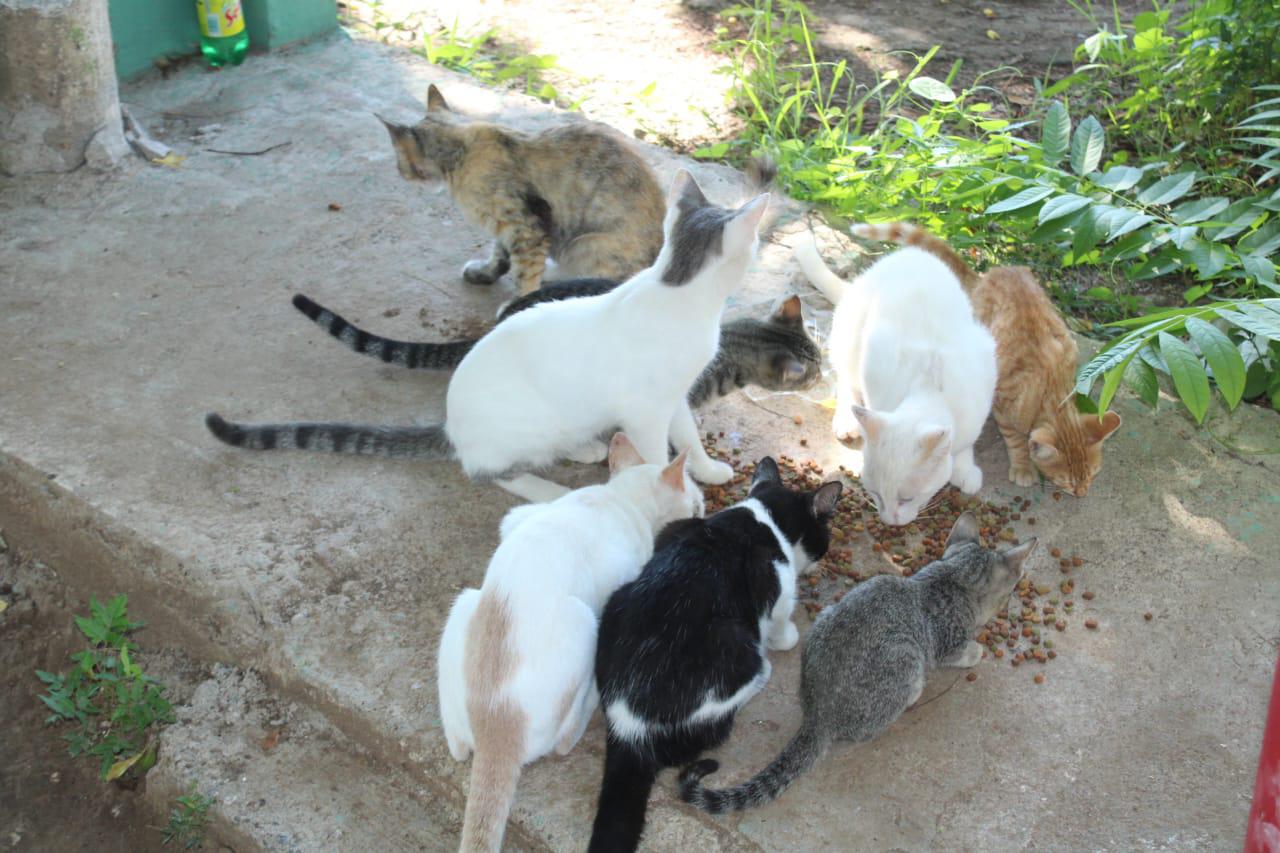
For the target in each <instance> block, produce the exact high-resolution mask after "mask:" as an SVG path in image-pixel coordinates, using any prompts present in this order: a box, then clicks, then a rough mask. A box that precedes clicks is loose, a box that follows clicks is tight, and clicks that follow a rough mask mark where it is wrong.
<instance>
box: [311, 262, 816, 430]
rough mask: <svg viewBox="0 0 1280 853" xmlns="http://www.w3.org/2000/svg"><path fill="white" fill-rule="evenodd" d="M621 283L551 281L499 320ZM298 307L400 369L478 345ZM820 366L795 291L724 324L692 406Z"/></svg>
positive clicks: (430, 365)
mask: <svg viewBox="0 0 1280 853" xmlns="http://www.w3.org/2000/svg"><path fill="white" fill-rule="evenodd" d="M617 286H618V282H616V281H610V280H609V279H603V278H580V279H573V280H571V281H558V282H550V283H547V284H544V285H543V286H542V287H541V288H539V289H538V290H536V291H534V292H533V293H530V294H527V295H525V296H520V297H517V298H516V299H513V300H511V301H510V302H508V303H507V304H506V305H505V306H504V307H503V309H502V310H501V311H500V312H499V313H498V322H499V323H501V322H502V321H503V320H505V319H507V318H508V317H510V316H511V315H513V314H518V313H519V312H521V311H524V310H525V309H527V308H532V307H534V306H535V305H540V304H542V303H544V302H558V301H560V300H563V299H573V298H576V297H580V296H598V295H599V294H602V293H608V292H609V291H611V290H613V289H614V288H615V287H617ZM293 305H294V307H295V308H297V309H298V310H299V311H301V312H302V313H303V314H306V315H307V317H309V318H311V320H312V321H314V322H315V323H316V324H317V325H319V326H320V327H321V328H323V329H326V330H327V331H328V332H329V334H331V335H333V336H334V337H335V338H337V339H338V340H340V341H342V342H343V343H344V344H346V345H347V346H348V347H350V348H351V349H353V350H355V351H356V352H358V353H363V354H364V355H368V356H372V357H374V358H378V359H381V360H382V361H384V362H386V363H388V364H398V365H400V366H401V367H410V368H426V369H430V370H452V369H453V368H455V367H457V366H458V364H459V362H461V361H462V359H463V358H464V357H465V356H466V354H467V353H468V352H470V351H471V348H472V347H474V346H475V345H476V343H478V340H477V339H473V340H466V341H449V342H445V343H416V342H408V341H395V340H391V339H389V338H383V337H379V336H378V335H374V334H371V333H370V332H366V331H364V330H363V329H359V328H356V327H355V326H353V325H351V324H350V323H349V322H347V321H346V320H344V319H343V318H342V317H340V316H338V315H337V314H335V313H333V312H332V311H330V310H329V309H328V308H325V307H324V306H322V305H319V304H317V303H315V302H313V301H311V300H310V299H308V298H307V297H305V296H303V295H302V294H300V293H299V294H297V295H296V296H294V297H293ZM821 369H822V352H821V350H819V349H818V345H817V344H816V343H815V342H814V340H813V339H812V338H811V337H809V334H808V332H806V331H805V327H804V317H803V316H802V314H801V307H800V297H798V296H792V297H790V298H788V299H786V300H785V301H784V302H783V303H782V304H781V305H779V306H778V308H777V309H776V310H775V311H774V312H773V313H772V314H770V315H769V317H768V318H767V319H764V320H757V319H754V318H744V319H740V320H732V321H730V322H728V323H724V324H722V325H721V326H720V348H719V349H718V350H716V356H715V358H714V359H713V360H712V362H711V364H709V365H707V367H706V369H705V370H703V371H702V373H701V374H700V375H699V376H698V379H697V381H695V382H694V383H693V387H692V388H691V389H690V390H689V405H690V406H693V407H694V408H697V407H699V406H701V405H703V404H705V403H706V402H708V401H709V400H713V399H716V398H718V397H724V396H727V395H728V394H730V393H732V392H733V391H734V390H735V389H737V388H742V387H744V386H747V385H758V386H760V387H761V388H765V389H767V390H769V391H798V390H802V389H804V388H809V387H810V386H812V385H813V384H814V383H815V382H817V381H818V378H819V377H820V375H821Z"/></svg>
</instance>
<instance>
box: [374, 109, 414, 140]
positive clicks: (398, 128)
mask: <svg viewBox="0 0 1280 853" xmlns="http://www.w3.org/2000/svg"><path fill="white" fill-rule="evenodd" d="M373 116H374V118H376V119H377V120H378V121H380V122H382V126H383V127H385V128H386V129H387V133H389V134H391V138H392V139H393V140H395V139H399V138H400V137H402V136H404V135H405V134H406V133H408V132H409V128H408V127H407V126H405V125H403V124H396V123H395V122H394V121H387V120H386V119H385V118H383V117H382V116H380V115H378V114H377V113H374V114H373Z"/></svg>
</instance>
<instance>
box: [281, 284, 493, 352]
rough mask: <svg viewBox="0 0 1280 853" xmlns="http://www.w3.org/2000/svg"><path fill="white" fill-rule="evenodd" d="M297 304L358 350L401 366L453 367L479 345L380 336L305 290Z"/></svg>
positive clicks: (296, 297)
mask: <svg viewBox="0 0 1280 853" xmlns="http://www.w3.org/2000/svg"><path fill="white" fill-rule="evenodd" d="M293 307H294V308H297V309H298V310H299V311H301V312H302V313H303V314H306V315H307V316H308V317H310V318H311V320H312V321H313V322H315V324H316V325H317V326H320V327H321V328H323V329H327V330H328V332H329V334H331V335H333V336H334V337H335V338H337V339H338V340H340V341H342V342H343V343H344V344H346V345H347V346H348V347H350V348H351V349H353V350H355V351H356V352H358V353H363V354H365V355H368V356H372V357H373V358H380V359H382V360H383V361H384V362H386V363H387V364H398V365H400V366H401V367H409V368H423V369H425V370H452V369H453V368H455V367H457V366H458V365H459V364H460V363H462V359H463V358H465V357H466V355H467V353H469V352H471V348H472V347H474V346H475V345H476V341H448V342H445V343H414V342H411V341H395V340H392V339H391V338H383V337H379V336H378V335H375V334H372V333H370V332H366V331H365V330H364V329H359V328H356V327H355V326H353V325H351V323H349V322H348V321H347V320H345V319H343V318H342V317H339V316H338V315H337V314H335V313H333V312H332V311H330V310H329V309H328V308H325V307H324V306H323V305H320V304H319V303H317V302H313V301H311V300H310V299H308V298H307V297H305V296H303V295H302V294H301V293H299V294H296V295H295V296H294V297H293Z"/></svg>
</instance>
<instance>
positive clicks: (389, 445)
mask: <svg viewBox="0 0 1280 853" xmlns="http://www.w3.org/2000/svg"><path fill="white" fill-rule="evenodd" d="M204 425H205V426H207V427H208V428H209V432H211V433H213V434H214V436H216V437H217V438H218V440H219V441H221V442H223V443H225V444H230V445H231V446H232V447H243V448H246V449H248V450H313V451H320V452H324V453H354V454H358V455H361V456H392V457H401V458H404V457H413V458H418V459H452V458H453V444H452V442H450V441H449V436H447V435H446V434H445V431H444V424H433V425H432V426H427V427H387V426H361V425H359V424H309V423H289V424H237V423H231V422H229V421H226V420H223V418H222V416H221V415H219V414H217V413H216V412H210V413H209V414H207V415H205V418H204Z"/></svg>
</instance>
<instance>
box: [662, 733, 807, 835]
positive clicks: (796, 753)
mask: <svg viewBox="0 0 1280 853" xmlns="http://www.w3.org/2000/svg"><path fill="white" fill-rule="evenodd" d="M826 750H827V741H826V740H825V739H822V738H819V737H818V735H817V734H816V733H815V732H814V731H813V729H812V728H811V727H810V726H809V724H808V723H807V722H805V723H802V724H801V725H800V731H798V732H796V735H795V737H793V738H792V739H791V742H790V743H788V744H787V745H786V747H784V748H783V750H782V752H780V753H779V754H778V757H777V758H775V759H773V761H771V762H770V763H769V766H768V767H766V768H765V769H763V770H761V771H760V772H759V773H757V774H756V775H755V776H752V777H751V778H750V779H748V780H747V781H746V782H743V783H742V784H741V785H736V786H734V787H732V788H724V789H722V790H718V791H717V790H713V789H711V788H704V787H703V786H702V777H703V776H706V775H707V774H708V773H714V772H715V771H716V770H718V769H720V765H719V763H717V762H716V761H715V760H714V759H710V758H704V759H702V760H701V761H695V762H694V763H693V764H690V765H689V766H688V767H686V768H685V769H684V770H682V771H681V772H680V799H682V800H684V801H685V802H686V803H689V804H690V805H694V806H697V807H698V808H700V809H702V810H703V811H704V812H710V813H711V814H723V813H724V812H730V811H741V810H743V809H750V808H755V807H756V806H762V805H764V804H765V803H768V802H771V801H772V800H775V799H777V798H778V795H779V794H781V793H782V792H783V791H785V790H786V789H787V788H788V787H789V786H790V785H791V783H792V782H794V781H795V780H796V779H798V778H799V777H800V775H801V774H802V773H804V772H805V771H806V770H808V769H809V768H810V767H812V766H813V765H814V763H815V762H816V761H817V760H818V759H819V758H821V757H822V754H823V753H824V752H826Z"/></svg>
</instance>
